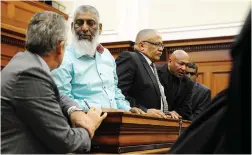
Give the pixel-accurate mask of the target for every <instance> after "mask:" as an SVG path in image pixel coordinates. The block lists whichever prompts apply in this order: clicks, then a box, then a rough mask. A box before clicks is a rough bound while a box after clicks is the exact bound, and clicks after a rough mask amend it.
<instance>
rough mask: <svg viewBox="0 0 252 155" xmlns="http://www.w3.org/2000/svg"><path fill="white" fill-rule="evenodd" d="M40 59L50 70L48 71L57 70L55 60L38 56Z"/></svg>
mask: <svg viewBox="0 0 252 155" xmlns="http://www.w3.org/2000/svg"><path fill="white" fill-rule="evenodd" d="M40 57H41V58H42V59H43V60H44V61H45V62H46V64H47V65H48V67H49V68H50V71H52V70H54V69H55V68H57V65H56V64H55V60H52V57H51V56H40Z"/></svg>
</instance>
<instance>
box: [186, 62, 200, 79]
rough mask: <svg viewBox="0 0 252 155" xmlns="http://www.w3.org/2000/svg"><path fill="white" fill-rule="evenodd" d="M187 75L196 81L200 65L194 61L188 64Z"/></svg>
mask: <svg viewBox="0 0 252 155" xmlns="http://www.w3.org/2000/svg"><path fill="white" fill-rule="evenodd" d="M186 75H187V76H188V77H190V78H191V79H192V80H193V81H194V82H196V80H197V77H198V67H197V66H196V64H195V63H194V62H191V63H189V64H188V66H187V69H186Z"/></svg>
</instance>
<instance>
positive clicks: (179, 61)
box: [168, 50, 190, 78]
mask: <svg viewBox="0 0 252 155" xmlns="http://www.w3.org/2000/svg"><path fill="white" fill-rule="evenodd" d="M189 59H190V57H189V55H188V54H187V53H186V52H185V51H183V50H176V51H174V52H173V53H172V54H171V56H170V58H169V62H168V67H169V70H170V71H171V72H172V73H174V75H175V76H177V77H179V78H180V77H182V76H183V75H184V74H185V72H186V67H187V64H188V63H189Z"/></svg>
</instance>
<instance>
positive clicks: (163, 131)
mask: <svg viewBox="0 0 252 155" xmlns="http://www.w3.org/2000/svg"><path fill="white" fill-rule="evenodd" d="M190 124H191V121H186V120H176V119H162V118H156V117H151V116H148V115H139V114H132V113H128V112H110V113H108V116H107V118H106V119H105V120H104V121H103V122H102V124H101V126H100V127H99V128H98V130H97V131H96V133H95V136H94V137H93V139H92V148H93V149H91V151H92V152H101V150H102V152H107V153H120V152H118V151H119V150H120V148H125V149H126V148H128V149H130V146H132V147H133V146H134V151H137V150H138V151H140V150H143V147H146V146H149V145H155V144H157V145H158V144H161V145H162V146H160V147H164V145H163V144H169V146H170V145H172V144H173V143H174V142H175V141H176V140H177V138H178V137H179V135H180V132H181V129H182V130H184V129H185V128H187V127H188V126H189V125H190ZM135 146H139V147H135ZM149 147H150V146H149ZM165 147H167V145H165ZM155 148H157V147H155ZM132 149H133V148H132ZM132 149H131V151H132ZM152 149H154V148H152Z"/></svg>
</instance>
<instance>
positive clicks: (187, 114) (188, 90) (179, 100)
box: [158, 50, 194, 120]
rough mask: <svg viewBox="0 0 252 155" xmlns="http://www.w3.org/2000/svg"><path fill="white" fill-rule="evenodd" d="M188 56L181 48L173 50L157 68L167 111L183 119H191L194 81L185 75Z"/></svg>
mask: <svg viewBox="0 0 252 155" xmlns="http://www.w3.org/2000/svg"><path fill="white" fill-rule="evenodd" d="M188 63H189V56H188V54H187V53H186V52H185V51H183V50H176V51H174V52H173V53H172V54H171V56H170V58H169V61H168V64H165V65H163V66H161V67H160V68H158V74H159V78H160V81H161V83H162V85H163V86H164V89H165V95H166V99H167V102H168V105H169V111H171V113H173V115H177V116H182V118H183V119H187V120H191V119H192V109H191V106H192V101H191V97H192V88H193V85H194V82H193V81H192V80H191V79H190V78H189V77H187V76H186V75H185V73H186V67H187V64H188Z"/></svg>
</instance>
